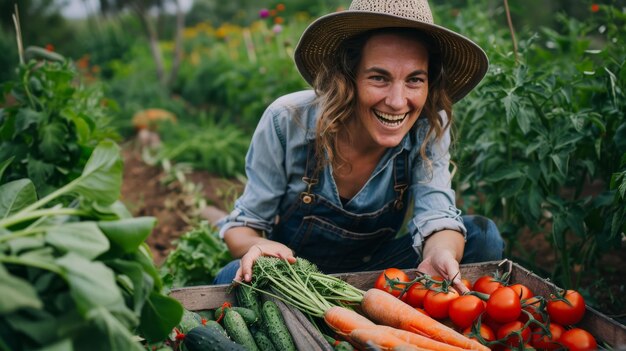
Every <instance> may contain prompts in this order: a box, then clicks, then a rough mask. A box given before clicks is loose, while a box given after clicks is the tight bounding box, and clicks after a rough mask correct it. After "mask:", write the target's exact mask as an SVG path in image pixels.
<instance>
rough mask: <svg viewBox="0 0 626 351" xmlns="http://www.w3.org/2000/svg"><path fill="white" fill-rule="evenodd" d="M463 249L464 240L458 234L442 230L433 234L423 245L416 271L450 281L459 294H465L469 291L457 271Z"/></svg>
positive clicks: (459, 272)
mask: <svg viewBox="0 0 626 351" xmlns="http://www.w3.org/2000/svg"><path fill="white" fill-rule="evenodd" d="M464 247H465V239H464V237H463V235H462V234H461V233H459V232H456V231H453V230H442V231H440V232H436V233H433V234H431V235H430V236H428V238H427V239H426V242H425V243H424V252H423V259H422V262H421V263H420V264H419V266H417V269H418V270H419V271H420V272H422V273H426V274H429V275H439V276H442V277H443V278H445V279H448V280H451V281H452V284H453V285H454V287H455V288H456V289H457V290H458V291H459V293H461V294H463V293H466V292H468V291H469V290H468V289H467V287H466V286H465V285H463V282H462V281H461V271H460V270H459V261H460V260H461V258H462V257H463V249H464Z"/></svg>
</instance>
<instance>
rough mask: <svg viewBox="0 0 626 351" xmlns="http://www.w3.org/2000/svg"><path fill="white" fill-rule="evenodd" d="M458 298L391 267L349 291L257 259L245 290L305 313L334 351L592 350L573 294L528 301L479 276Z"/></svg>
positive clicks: (304, 265) (437, 281)
mask: <svg viewBox="0 0 626 351" xmlns="http://www.w3.org/2000/svg"><path fill="white" fill-rule="evenodd" d="M463 283H464V284H465V285H466V286H467V287H468V288H469V289H470V293H468V294H462V295H461V294H459V293H458V292H457V291H456V290H455V289H454V288H453V287H452V284H451V282H449V281H447V280H444V279H442V278H441V277H436V276H435V277H431V276H428V275H424V274H419V273H418V275H417V276H416V277H415V278H414V279H409V277H408V275H407V274H406V273H405V272H404V271H402V270H399V269H396V268H389V269H386V270H384V271H383V272H382V273H381V274H380V276H379V277H378V279H377V280H376V283H375V286H374V287H372V288H370V289H367V290H365V291H363V290H360V289H357V288H356V287H354V286H352V285H350V284H348V283H347V282H345V281H343V280H341V279H339V278H338V277H336V276H330V275H326V274H323V273H321V272H319V271H318V270H317V268H316V267H315V265H313V264H312V263H310V262H308V261H306V260H304V259H301V258H300V259H298V260H297V261H296V263H294V264H289V263H288V262H287V261H285V260H281V259H278V258H271V257H261V258H259V259H258V260H257V261H256V262H255V265H254V267H253V279H252V282H251V283H250V284H246V283H239V285H238V286H240V287H241V286H243V287H247V288H250V289H252V290H253V291H255V292H259V293H263V294H266V295H268V296H273V297H274V298H277V299H280V300H282V301H284V302H285V303H287V304H289V305H291V306H293V307H295V308H296V309H298V310H300V311H302V312H303V313H304V314H305V315H307V316H308V317H309V318H310V319H311V321H313V323H314V325H315V326H316V328H318V330H319V331H320V332H321V333H322V335H324V336H325V337H326V338H327V340H328V341H329V342H330V343H331V345H333V347H335V349H343V348H339V346H338V343H339V342H343V343H344V344H343V345H342V346H341V347H346V346H345V345H346V342H347V343H349V345H350V347H351V348H356V349H359V350H364V349H380V350H392V349H407V350H444V351H445V350H447V351H459V350H481V351H488V350H533V349H537V350H558V349H560V350H563V349H568V350H595V349H597V348H598V343H597V341H596V340H595V338H594V337H593V336H592V335H591V334H590V333H589V332H587V331H586V330H584V329H582V328H580V327H578V326H577V325H576V324H577V323H578V322H579V321H580V320H581V319H582V317H583V315H584V312H585V303H584V300H583V299H582V296H581V295H580V294H579V293H578V292H576V291H573V290H567V291H555V292H554V293H553V294H552V295H551V296H549V297H547V298H544V297H543V296H539V295H534V294H533V292H532V291H530V289H529V288H528V287H526V286H524V285H523V284H509V283H508V275H507V274H504V275H499V274H497V272H496V273H495V274H494V275H485V276H482V277H480V278H479V279H477V280H476V281H475V282H473V283H472V282H470V281H467V280H464V281H463Z"/></svg>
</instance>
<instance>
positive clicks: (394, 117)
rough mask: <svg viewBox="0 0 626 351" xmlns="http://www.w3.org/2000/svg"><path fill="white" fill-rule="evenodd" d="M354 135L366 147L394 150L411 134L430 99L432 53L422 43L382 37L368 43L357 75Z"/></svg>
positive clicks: (397, 37)
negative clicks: (427, 98)
mask: <svg viewBox="0 0 626 351" xmlns="http://www.w3.org/2000/svg"><path fill="white" fill-rule="evenodd" d="M356 87H357V109H356V111H357V118H356V121H355V124H356V125H354V127H355V128H356V131H354V130H353V135H354V136H355V137H357V138H358V140H360V141H363V142H365V143H363V144H362V143H361V142H360V143H359V144H361V145H362V146H365V147H384V148H389V147H394V146H397V145H398V144H399V143H400V141H401V140H402V138H403V137H404V136H405V135H406V134H407V133H408V132H409V130H410V129H411V127H412V126H413V124H414V123H415V121H416V120H417V118H418V117H419V115H420V114H421V112H422V108H423V107H424V104H425V103H426V97H427V96H428V51H427V50H426V47H425V46H424V45H423V44H422V43H421V42H419V41H417V40H414V39H410V38H406V37H402V36H398V35H394V34H378V35H375V36H373V37H371V38H370V39H368V40H367V42H366V43H365V46H364V47H363V55H362V59H361V62H360V64H359V66H358V68H357V72H356Z"/></svg>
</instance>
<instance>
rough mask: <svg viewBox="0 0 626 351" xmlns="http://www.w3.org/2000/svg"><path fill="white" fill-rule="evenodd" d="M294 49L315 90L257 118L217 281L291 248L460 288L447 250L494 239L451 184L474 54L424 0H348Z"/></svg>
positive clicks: (466, 252)
mask: <svg viewBox="0 0 626 351" xmlns="http://www.w3.org/2000/svg"><path fill="white" fill-rule="evenodd" d="M294 56H295V62H296V66H297V68H298V70H299V71H300V73H301V74H302V76H303V77H304V79H305V80H307V82H309V83H310V84H311V85H312V87H313V90H307V91H301V92H296V93H292V94H288V95H286V96H283V97H281V98H279V99H278V100H276V101H275V102H274V103H272V104H271V105H270V106H269V107H268V109H267V110H266V112H265V114H264V115H263V116H262V118H261V120H260V122H259V124H258V126H257V129H256V131H255V133H254V136H253V138H252V142H251V145H250V149H249V151H248V155H247V158H246V163H247V164H246V171H247V176H248V183H247V185H246V188H245V190H244V193H243V195H242V196H241V197H240V198H239V199H238V200H237V201H236V203H235V208H234V209H233V211H232V212H231V213H230V215H227V216H226V217H224V218H223V219H222V220H221V221H220V222H219V224H218V225H219V226H220V234H221V235H222V236H223V238H224V240H225V242H226V244H227V245H228V247H229V249H230V251H231V253H232V255H233V256H234V257H241V260H236V261H233V262H232V263H231V264H229V265H228V266H227V267H225V268H224V269H223V270H222V272H221V273H220V275H219V276H218V278H217V280H216V282H217V283H229V282H230V281H231V280H232V279H233V278H235V279H244V280H246V281H250V279H251V273H252V265H253V264H254V262H255V261H256V259H257V258H259V257H261V256H273V257H282V258H285V259H287V260H288V261H289V262H294V261H295V260H296V257H302V258H306V259H308V260H309V261H311V262H313V263H315V264H316V265H317V266H318V267H319V269H321V270H322V271H323V272H325V273H335V272H351V271H369V270H380V269H384V268H388V267H397V268H415V267H418V268H419V269H420V270H421V271H423V272H425V273H429V274H431V275H440V276H443V277H445V278H448V279H453V280H454V282H455V284H456V285H457V286H458V287H459V289H460V291H462V292H463V291H466V290H467V288H466V287H464V286H462V284H461V277H460V275H459V262H461V261H462V262H464V263H468V262H479V261H486V260H497V259H500V258H501V256H502V250H503V241H502V238H501V237H500V234H499V232H498V230H497V228H496V227H495V225H494V224H493V222H491V221H490V220H487V219H485V218H482V217H472V216H461V215H460V211H459V210H458V209H457V208H456V206H455V204H454V201H455V194H454V191H453V190H452V189H451V186H450V183H451V173H450V155H449V152H448V148H449V145H450V141H451V140H450V132H449V129H450V128H449V127H450V125H451V123H452V122H453V118H452V117H453V114H452V103H453V102H456V101H458V100H460V99H461V98H462V97H463V96H465V95H466V94H467V93H469V92H470V91H471V90H472V89H473V88H474V86H476V84H478V82H479V81H480V80H481V79H482V77H483V76H484V74H485V72H486V69H487V57H486V55H485V53H484V52H483V51H482V49H481V48H479V47H478V46H476V44H474V43H473V42H472V41H470V40H469V39H467V38H465V37H463V36H461V35H459V34H457V33H454V32H451V31H450V30H448V29H446V28H443V27H440V26H437V25H436V24H434V23H433V20H432V14H431V12H430V8H429V5H428V3H427V1H426V0H400V1H398V0H393V1H392V0H354V1H353V2H352V5H351V6H350V9H349V10H347V11H341V12H336V13H332V14H329V15H326V16H323V17H321V18H319V19H318V20H316V21H315V22H313V23H312V24H311V25H310V26H309V27H308V28H307V29H306V30H305V31H304V33H303V34H302V37H301V39H300V42H299V44H298V46H297V48H296V51H295V53H294ZM405 219H407V223H406V225H403V223H404V220H405ZM403 228H406V230H403Z"/></svg>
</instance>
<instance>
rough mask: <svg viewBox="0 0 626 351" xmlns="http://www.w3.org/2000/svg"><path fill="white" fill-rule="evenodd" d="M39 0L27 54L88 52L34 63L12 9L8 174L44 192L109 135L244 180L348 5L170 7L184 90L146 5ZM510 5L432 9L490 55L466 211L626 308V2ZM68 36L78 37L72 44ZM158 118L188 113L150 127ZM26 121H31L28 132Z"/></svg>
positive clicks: (563, 275)
mask: <svg viewBox="0 0 626 351" xmlns="http://www.w3.org/2000/svg"><path fill="white" fill-rule="evenodd" d="M105 2H106V1H105ZM166 2H167V1H165V2H163V1H161V2H155V3H159V4H162V3H166ZM9 3H11V2H9ZM32 3H33V2H31V1H24V2H23V3H22V2H20V6H22V5H24V6H25V7H26V8H25V10H24V12H22V17H21V18H22V31H23V32H24V34H25V35H24V38H23V39H24V44H25V45H37V46H40V47H47V50H49V51H51V52H57V53H60V54H62V55H63V56H65V57H68V58H71V59H70V60H69V61H67V62H59V63H56V64H54V65H50V66H47V67H45V68H43V69H37V70H34V69H33V65H35V64H34V63H31V64H30V65H31V66H28V64H27V65H26V66H18V63H19V62H18V59H17V58H18V54H17V45H16V43H15V33H14V31H13V29H12V28H13V27H12V21H11V19H9V20H7V19H6V18H4V16H9V14H10V13H12V12H13V10H12V5H11V6H8V5H7V2H6V1H0V13H2V16H3V18H2V19H1V21H0V23H2V31H1V32H0V49H1V50H3V53H4V54H3V55H2V56H0V66H2V67H15V69H3V70H0V83H3V82H4V83H5V84H4V87H5V89H4V91H3V92H4V94H5V96H9V99H10V100H11V101H10V102H5V104H9V103H10V106H11V107H9V108H6V109H5V110H4V112H2V113H0V122H1V123H2V128H0V153H1V152H4V154H2V155H3V158H4V157H8V155H14V156H15V157H14V158H15V160H14V161H13V162H12V163H11V165H9V166H8V167H7V168H6V171H5V172H4V178H3V179H1V180H2V181H3V182H4V181H9V180H14V179H19V178H20V177H29V178H31V179H33V181H34V182H35V183H36V184H37V185H38V186H37V189H38V191H40V192H41V195H45V194H47V193H50V192H51V191H53V190H54V188H55V187H58V186H61V185H62V184H65V183H66V182H68V181H71V180H72V179H73V178H75V177H76V176H77V175H78V174H79V173H80V171H81V170H82V168H83V166H84V164H85V162H86V160H87V159H88V157H89V155H90V153H91V151H92V150H93V148H94V147H95V145H96V144H97V142H99V141H100V140H102V139H105V138H110V137H112V136H114V135H115V134H117V135H119V136H120V137H121V138H126V137H129V136H131V135H133V134H134V133H135V132H137V129H138V128H147V129H150V130H152V131H153V132H157V133H158V135H159V138H160V143H159V144H158V147H155V148H154V150H153V153H152V154H151V155H150V157H151V159H152V161H155V160H156V161H158V160H173V161H175V162H185V163H189V164H191V165H193V167H194V168H196V169H203V170H208V171H210V172H213V173H215V174H219V175H221V176H224V177H237V176H240V175H241V174H243V172H244V157H245V152H246V150H247V147H248V143H249V140H250V137H251V134H252V132H253V130H254V127H255V126H256V123H257V121H258V119H259V118H260V116H261V114H262V112H263V110H264V109H265V107H266V106H267V105H268V104H269V103H270V102H271V101H272V100H273V99H275V98H277V97H279V96H280V95H282V94H285V93H288V92H291V91H295V90H299V89H303V88H306V83H305V82H304V81H303V79H302V78H301V77H300V76H299V74H298V72H297V71H296V69H295V67H294V64H293V60H292V54H293V49H294V47H295V45H296V44H297V40H298V38H299V36H300V34H301V33H302V31H303V30H304V28H305V27H306V25H307V24H308V23H310V22H311V20H312V19H314V18H315V17H317V16H318V15H320V14H322V13H326V12H329V11H335V10H341V9H342V8H347V6H348V4H349V1H347V0H345V1H339V0H334V1H333V0H318V1H305V0H293V1H291V0H290V1H289V2H283V3H280V2H278V1H267V2H265V1H258V0H237V1H229V2H217V1H213V0H202V1H200V0H196V1H194V5H193V8H192V10H191V11H189V12H188V13H187V14H186V17H185V23H186V24H185V26H184V28H182V30H180V31H177V30H176V24H175V23H176V18H175V15H173V14H168V13H165V12H162V13H161V16H159V17H158V18H152V19H153V20H154V23H153V24H154V28H156V33H157V34H158V35H159V41H158V51H159V52H160V54H161V55H162V58H163V60H164V66H165V67H166V68H167V69H172V68H177V70H175V72H176V75H175V77H173V79H172V80H171V81H169V82H168V83H167V84H163V81H161V80H160V79H159V77H158V75H157V74H156V72H157V63H156V62H155V57H154V53H153V52H152V51H151V49H150V45H149V40H148V34H147V33H145V32H144V30H143V29H142V22H141V20H140V19H139V18H138V16H136V13H135V12H133V11H124V10H125V9H124V8H120V9H118V10H119V11H118V12H117V13H115V15H111V14H109V15H107V16H97V17H96V16H94V17H90V18H88V19H85V20H80V21H74V22H71V23H65V24H64V25H59V24H58V23H57V22H54V23H57V26H56V27H57V28H61V29H59V30H58V31H52V30H46V29H45V28H43V27H40V26H39V23H50V22H47V21H43V20H41V21H37V20H35V19H36V18H37V17H36V15H37V12H35V10H33V7H29V6H28V4H32ZM125 3H126V4H133V3H135V2H134V1H129V2H125ZM147 3H151V2H149V1H148V2H147ZM39 4H40V5H41V4H48V6H53V1H41V2H40V3H39ZM509 5H511V9H510V11H511V14H512V16H511V18H512V22H511V23H508V22H507V13H506V8H505V6H504V3H503V2H502V1H498V0H469V1H460V0H459V1H448V2H446V3H445V4H441V3H433V4H431V6H433V12H434V14H435V18H436V21H437V22H438V23H440V24H443V25H444V26H447V27H449V28H451V29H453V30H456V31H458V32H460V33H463V34H465V35H466V36H468V37H470V38H472V39H474V40H475V41H477V42H478V44H479V45H481V46H482V47H483V48H484V49H485V50H486V52H487V53H488V55H489V58H490V61H491V66H490V69H489V72H488V74H487V77H486V78H485V80H484V81H483V82H482V83H481V84H480V86H479V87H478V88H477V89H476V90H475V91H474V92H472V93H471V94H470V95H469V96H467V97H466V98H465V99H464V100H462V101H461V102H459V103H458V104H457V105H455V118H456V127H455V130H454V132H455V137H456V140H457V142H456V143H455V145H454V149H453V159H454V160H455V161H456V163H457V165H458V170H457V176H456V177H455V179H454V187H455V188H456V189H457V194H458V196H459V200H460V203H459V205H460V206H461V208H462V209H463V210H464V211H465V212H474V213H480V214H484V215H487V216H489V217H492V218H493V219H494V220H496V222H497V223H498V224H499V227H500V228H501V230H502V232H503V234H504V235H505V237H506V239H507V243H508V245H507V250H508V251H507V255H508V256H509V257H512V258H513V259H514V260H516V261H520V260H521V261H523V262H524V264H525V265H526V266H528V267H529V268H531V269H533V270H535V271H537V272H541V273H542V274H543V275H544V276H546V277H549V278H551V279H552V280H553V281H554V282H555V283H557V284H558V285H560V286H563V287H572V288H578V289H581V290H583V291H585V290H586V294H587V295H588V296H587V297H588V301H590V302H591V304H595V305H596V306H597V307H599V308H600V309H603V310H610V311H624V309H625V308H626V306H625V304H624V301H623V299H621V298H620V296H622V295H621V294H622V293H623V290H624V289H625V288H626V287H625V285H624V284H625V283H624V282H623V279H622V280H619V279H617V280H616V279H615V278H614V277H616V276H619V274H618V273H619V272H618V271H617V269H619V268H618V267H615V266H613V265H611V264H606V262H609V261H607V260H608V258H609V257H610V255H612V254H613V255H614V254H619V253H620V252H623V249H622V246H623V241H624V232H625V231H626V96H625V94H626V67H625V62H626V46H624V45H623V43H624V41H625V40H626V32H624V30H623V28H624V27H625V25H626V10H625V8H626V6H625V5H624V4H623V3H620V1H617V0H613V1H605V2H602V3H593V2H592V1H590V0H577V1H556V0H554V1H538V0H529V1H526V2H523V3H516V2H512V1H509ZM41 6H43V5H41ZM531 8H542V9H545V11H532V13H531V12H530V10H529V9H531ZM5 10H6V11H5ZM126 10H128V9H126ZM25 14H28V16H30V17H28V19H26V18H27V17H26V15H25ZM545 14H549V15H545ZM33 16H35V17H33ZM42 16H43V15H42ZM57 20H58V19H57ZM7 23H8V24H7ZM31 27H32V28H31ZM66 28H73V29H74V30H69V31H66V30H65V29H66ZM62 29H63V30H62ZM28 33H31V34H28ZM60 33H64V34H63V35H70V34H68V33H74V34H71V35H74V37H73V40H67V39H61V38H62V37H61V36H60V35H61V34H60ZM177 33H178V34H179V35H180V38H181V40H180V41H177V40H175V38H176V35H177ZM44 34H49V35H48V36H47V37H46V35H44ZM55 35H59V36H58V37H57V36H55ZM41 38H48V39H41ZM178 43H180V44H181V48H180V49H178V48H177V45H178ZM177 54H180V55H181V57H180V61H178V60H177V59H175V57H176V55H177ZM175 66H176V67H175ZM55 72H56V73H55ZM68 72H70V73H68ZM43 73H45V74H43ZM42 74H43V75H42ZM51 77H52V78H51ZM63 77H65V78H63ZM24 79H26V82H27V84H26V85H24V84H22V83H23V82H24V81H25V80H24ZM69 82H72V84H69ZM11 92H13V94H16V92H17V94H16V95H15V96H12V97H11ZM33 97H34V98H33ZM104 97H106V100H104V99H103V98H104ZM38 101H44V102H45V105H46V106H48V108H42V107H41V106H40V104H39V103H38ZM102 101H106V102H107V103H106V104H102V103H98V102H102ZM148 109H154V110H157V109H158V110H162V111H168V113H169V115H168V116H174V117H173V118H167V119H166V120H165V121H159V122H156V117H155V121H153V122H154V123H148V124H147V125H138V124H137V123H135V124H133V117H138V116H139V115H138V114H140V113H141V112H142V111H146V110H148ZM18 115H19V116H23V117H27V118H26V119H21V120H22V121H24V120H25V121H29V122H28V123H21V122H20V123H16V121H18V120H20V119H18V118H17V117H16V116H18ZM137 120H138V118H135V121H137ZM7 126H10V128H9V127H7ZM17 131H20V132H21V131H28V132H29V133H26V134H24V133H21V134H19V133H17ZM60 140H63V141H62V142H61V141H60ZM118 140H120V139H118ZM8 146H10V147H11V149H9V148H7V147H8ZM44 146H45V147H44ZM12 150H16V151H12ZM0 161H3V159H0ZM50 165H54V167H52V166H50ZM205 230H206V228H204V229H203V230H201V231H205ZM522 236H523V237H525V238H529V237H530V238H531V239H532V238H533V237H536V236H545V237H546V238H547V241H548V242H549V243H550V245H551V248H552V250H553V253H554V256H555V259H556V261H555V262H554V264H553V266H551V267H537V266H535V264H534V262H535V260H534V258H535V256H536V255H538V254H542V253H539V252H533V251H525V250H524V247H527V246H524V245H521V243H520V239H519V238H520V237H522ZM201 241H202V240H197V241H196V242H201ZM194 245H195V244H194ZM620 249H622V251H620ZM179 256H180V257H183V256H184V255H179ZM172 260H173V259H172ZM172 260H170V264H171V265H172V267H174V266H175V265H176V264H177V263H176V262H173V261H172ZM181 266H182V265H181ZM182 271H183V270H179V271H178V272H182ZM177 274H185V273H177ZM168 280H172V281H179V282H180V281H188V280H187V278H185V277H181V276H178V277H176V276H174V277H168ZM603 286H607V287H610V288H602V287H603Z"/></svg>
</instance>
